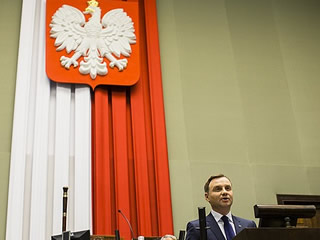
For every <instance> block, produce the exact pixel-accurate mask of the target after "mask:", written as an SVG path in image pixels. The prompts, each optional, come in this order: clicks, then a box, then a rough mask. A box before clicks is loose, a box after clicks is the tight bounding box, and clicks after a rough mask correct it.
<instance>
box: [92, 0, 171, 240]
mask: <svg viewBox="0 0 320 240" xmlns="http://www.w3.org/2000/svg"><path fill="white" fill-rule="evenodd" d="M128 1H138V0H128ZM139 12H140V44H141V45H140V46H141V48H140V49H141V53H140V59H141V66H142V69H141V78H140V80H139V82H138V83H137V84H136V85H135V86H133V87H130V88H124V87H119V88H116V87H115V88H112V90H110V89H111V88H110V89H109V92H108V91H107V88H106V87H98V88H97V89H96V92H95V94H94V98H93V103H92V106H93V117H92V126H93V133H92V136H93V137H92V139H93V141H92V149H93V151H92V153H93V224H94V225H93V230H94V233H95V234H106V235H113V234H114V230H115V229H116V228H117V229H119V230H120V235H121V237H123V238H124V239H130V238H131V234H130V230H129V227H128V225H127V223H126V222H125V220H124V219H123V218H122V216H120V215H119V214H118V212H117V210H118V209H121V211H122V212H123V213H124V214H125V215H126V216H127V218H128V219H129V221H130V222H131V224H132V226H133V229H134V231H135V233H136V234H137V235H144V236H159V235H163V234H166V233H173V222H172V210H171V195H170V181H169V168H168V167H169V166H168V156H167V145H166V144H167V143H166V134H165V131H166V129H165V120H164V106H163V96H162V83H161V69H160V53H159V43H158V35H157V34H158V33H157V16H156V1H155V0H139ZM145 20H146V21H145ZM110 95H112V96H110Z"/></svg>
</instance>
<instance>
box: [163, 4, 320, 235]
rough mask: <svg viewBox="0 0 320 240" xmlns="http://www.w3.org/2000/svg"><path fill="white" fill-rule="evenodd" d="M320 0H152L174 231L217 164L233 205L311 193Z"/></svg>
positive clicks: (319, 94) (246, 209)
mask: <svg viewBox="0 0 320 240" xmlns="http://www.w3.org/2000/svg"><path fill="white" fill-rule="evenodd" d="M319 12H320V2H319V1H318V0H312V1H311V0H303V1H302V0H282V1H256V0H242V1H231V0H230V1H222V0H199V1H195V0H159V1H158V13H159V16H158V18H159V31H160V47H161V60H162V61H161V64H162V73H163V86H164V98H165V110H166V122H167V137H168V148H169V159H170V170H171V171H170V173H171V185H172V199H173V214H174V223H175V231H176V234H178V231H179V230H180V229H183V228H185V224H186V222H187V221H188V220H190V219H193V218H197V207H198V206H206V207H207V208H206V209H207V212H208V211H209V209H210V208H209V205H207V204H206V202H205V201H204V198H203V190H202V189H203V184H204V182H205V181H206V179H207V178H208V176H210V175H211V174H215V173H225V174H227V175H228V176H229V177H230V178H231V179H232V180H233V185H234V194H235V202H234V207H233V213H234V214H237V215H240V216H243V217H246V218H251V219H254V215H253V205H254V204H256V203H258V204H267V203H268V204H274V203H276V198H275V195H276V193H291V194H320V78H319V76H320V67H319V64H320V46H319V43H320V25H319V23H320V15H319Z"/></svg>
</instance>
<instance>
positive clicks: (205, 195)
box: [204, 192, 210, 202]
mask: <svg viewBox="0 0 320 240" xmlns="http://www.w3.org/2000/svg"><path fill="white" fill-rule="evenodd" d="M208 195H209V194H208V193H207V192H205V193H204V197H205V199H206V200H207V201H208V202H210V201H209V198H208Z"/></svg>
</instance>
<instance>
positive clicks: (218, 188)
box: [213, 187, 222, 192]
mask: <svg viewBox="0 0 320 240" xmlns="http://www.w3.org/2000/svg"><path fill="white" fill-rule="evenodd" d="M221 190H222V188H221V187H216V188H214V189H213V191H214V192H220V191H221Z"/></svg>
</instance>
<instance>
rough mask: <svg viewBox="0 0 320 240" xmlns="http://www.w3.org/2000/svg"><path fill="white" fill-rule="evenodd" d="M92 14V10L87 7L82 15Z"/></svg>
mask: <svg viewBox="0 0 320 240" xmlns="http://www.w3.org/2000/svg"><path fill="white" fill-rule="evenodd" d="M93 12H94V10H93V9H92V8H91V7H90V6H89V7H87V8H86V10H84V12H83V13H84V14H89V13H93Z"/></svg>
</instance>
